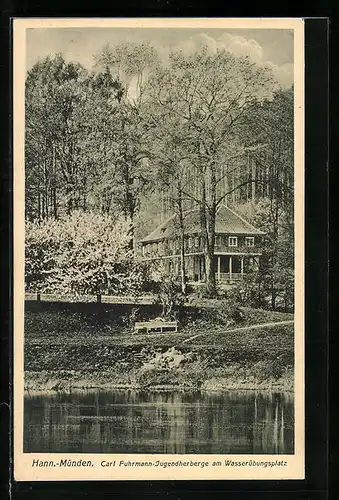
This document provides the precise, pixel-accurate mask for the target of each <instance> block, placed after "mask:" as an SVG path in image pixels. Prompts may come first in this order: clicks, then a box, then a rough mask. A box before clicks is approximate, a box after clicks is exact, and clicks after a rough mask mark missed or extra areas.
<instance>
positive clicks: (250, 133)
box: [25, 43, 294, 310]
mask: <svg viewBox="0 0 339 500" xmlns="http://www.w3.org/2000/svg"><path fill="white" fill-rule="evenodd" d="M94 60H95V64H94V66H93V69H92V70H91V71H89V70H87V69H85V68H84V67H82V66H81V65H80V64H79V63H77V62H67V61H66V60H65V59H64V57H63V56H62V54H56V55H54V56H49V57H46V58H45V59H42V60H40V61H38V62H37V63H36V64H35V65H34V66H33V67H32V68H31V69H30V70H29V71H28V73H27V78H26V101H25V102H26V110H25V112H26V116H25V120H26V137H25V159H26V163H25V171H26V182H25V189H26V197H25V200H26V202H25V212H26V285H27V290H34V291H42V292H43V291H52V292H53V291H55V292H57V291H60V290H63V291H64V292H65V293H95V294H97V295H100V294H101V293H117V292H119V293H130V292H131V290H134V291H136V290H139V289H140V290H142V289H143V287H144V286H145V282H146V281H147V269H145V268H144V267H143V266H144V264H143V263H142V262H141V260H140V256H139V254H138V245H137V241H138V238H139V237H141V236H144V235H145V234H146V233H147V232H149V231H151V230H152V229H154V228H155V227H156V225H157V224H159V223H160V222H161V221H163V220H164V219H165V218H166V217H168V216H169V215H170V214H173V213H176V214H177V215H178V220H179V221H180V227H179V228H178V234H180V236H181V237H182V240H183V238H184V235H185V215H186V213H187V211H188V210H190V209H192V208H196V209H198V210H199V212H200V220H201V238H202V241H203V248H204V259H205V268H206V293H207V294H208V295H210V296H213V295H215V294H216V292H217V285H216V283H215V276H214V272H213V269H212V259H213V255H214V241H215V219H216V213H217V210H218V208H219V206H220V205H221V204H222V203H227V204H228V205H229V206H231V207H233V208H235V209H236V210H237V211H238V212H239V213H240V214H242V215H243V216H244V217H246V218H247V219H248V220H249V221H250V222H252V223H253V224H254V225H255V226H256V227H258V228H259V229H263V230H264V231H265V232H266V234H267V237H266V239H265V244H264V252H263V257H262V262H261V267H260V270H259V271H258V272H256V273H253V274H252V275H251V276H248V277H247V278H246V281H245V282H244V283H242V284H241V285H239V287H242V294H241V297H243V300H244V301H247V303H251V304H252V305H255V306H264V307H270V308H272V309H276V308H279V307H282V308H285V309H286V310H287V309H291V307H293V281H294V278H293V275H294V274H293V262H294V251H293V249H294V240H293V235H294V231H293V219H294V214H293V205H294V192H293V185H294V175H293V172H294V159H293V155H294V152H293V151H294V144H293V99H294V97H293V88H290V89H287V90H283V89H281V88H280V87H279V85H278V83H277V82H276V81H275V80H274V78H273V75H272V73H271V71H270V69H269V68H268V67H265V66H264V65H258V64H257V63H255V62H253V61H252V60H251V59H250V58H249V57H236V56H234V55H233V54H231V53H230V52H226V51H221V50H220V51H217V52H215V53H210V52H209V51H208V50H207V48H206V49H204V48H202V49H201V50H199V52H195V53H192V54H190V55H184V54H183V53H182V52H180V51H179V52H172V53H171V54H170V56H169V59H168V61H167V63H166V64H164V63H163V61H162V60H161V59H160V57H159V55H158V53H157V51H156V50H155V49H154V47H153V46H151V45H149V44H147V43H142V44H140V45H137V44H132V43H124V44H120V45H118V46H114V47H113V46H110V45H106V46H104V47H103V48H102V50H100V52H99V53H97V54H95V55H94ZM244 297H245V298H244Z"/></svg>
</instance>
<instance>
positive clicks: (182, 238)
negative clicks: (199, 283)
mask: <svg viewBox="0 0 339 500" xmlns="http://www.w3.org/2000/svg"><path fill="white" fill-rule="evenodd" d="M181 193H182V190H181V185H180V183H179V186H178V212H179V224H180V276H181V291H182V293H183V295H186V263H185V228H184V216H183V207H182V194H181Z"/></svg>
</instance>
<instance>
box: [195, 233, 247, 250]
mask: <svg viewBox="0 0 339 500" xmlns="http://www.w3.org/2000/svg"><path fill="white" fill-rule="evenodd" d="M224 241H225V240H224V236H221V235H216V237H215V240H214V245H215V246H216V247H220V246H221V245H222V244H223V242H224ZM188 246H189V247H190V248H191V247H193V238H188ZM194 246H195V247H199V237H198V236H196V237H195V238H194ZM228 246H229V247H237V246H238V236H229V237H228ZM245 246H247V247H254V236H246V237H245Z"/></svg>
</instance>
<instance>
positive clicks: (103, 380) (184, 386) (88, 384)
mask: <svg viewBox="0 0 339 500" xmlns="http://www.w3.org/2000/svg"><path fill="white" fill-rule="evenodd" d="M82 390H83V391H88V390H107V391H110V390H112V391H117V390H122V391H128V390H133V391H146V392H147V391H149V392H156V391H159V392H166V391H169V392H172V391H173V392H175V391H180V392H227V391H241V390H243V391H260V392H288V393H291V394H293V393H294V388H293V385H292V384H291V383H290V381H286V380H285V379H281V380H279V379H278V380H277V379H273V378H271V379H267V380H262V381H259V380H253V379H252V377H249V378H248V379H243V380H241V382H239V381H238V380H236V379H234V378H233V377H230V378H226V377H212V378H210V379H206V380H205V381H204V382H203V383H202V384H201V385H199V386H198V385H196V386H194V385H189V384H188V383H181V384H163V385H161V384H157V385H155V384H154V385H152V384H151V385H149V386H146V387H145V386H143V385H142V384H138V383H131V382H128V383H126V382H123V381H120V382H119V380H114V381H113V380H109V374H102V375H100V376H98V377H95V379H93V376H91V375H89V376H88V377H86V376H83V375H80V374H79V376H78V377H77V376H75V377H72V379H69V378H65V377H62V376H60V375H58V373H57V372H55V373H53V372H49V373H47V372H25V379H24V395H31V394H43V393H58V392H72V391H82Z"/></svg>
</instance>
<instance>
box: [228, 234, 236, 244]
mask: <svg viewBox="0 0 339 500" xmlns="http://www.w3.org/2000/svg"><path fill="white" fill-rule="evenodd" d="M228 246H229V247H237V246H238V237H237V236H229V237H228Z"/></svg>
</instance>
